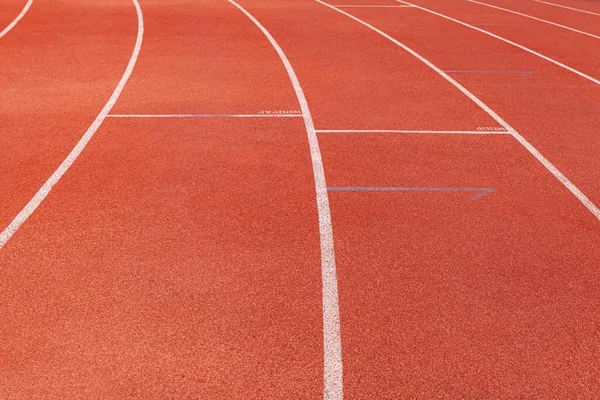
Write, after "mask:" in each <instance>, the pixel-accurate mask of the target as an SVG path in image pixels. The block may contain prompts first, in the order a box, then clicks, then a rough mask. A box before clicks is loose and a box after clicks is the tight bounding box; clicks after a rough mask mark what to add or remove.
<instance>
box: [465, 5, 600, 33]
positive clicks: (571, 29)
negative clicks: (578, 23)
mask: <svg viewBox="0 0 600 400" xmlns="http://www.w3.org/2000/svg"><path fill="white" fill-rule="evenodd" d="M467 1H469V2H471V3H475V4H480V5H482V6H486V7H491V8H496V9H498V10H502V11H506V12H508V13H512V14H516V15H520V16H522V17H525V18H530V19H533V20H536V21H540V22H544V23H546V24H550V25H554V26H558V27H559V28H563V29H567V30H569V31H572V32H576V33H580V34H582V35H586V36H589V37H593V38H594V39H600V36H596V35H592V34H591V33H587V32H584V31H580V30H579V29H575V28H571V27H569V26H565V25H561V24H557V23H556V22H551V21H547V20H545V19H541V18H538V17H534V16H532V15H528V14H523V13H521V12H518V11H514V10H509V9H508V8H502V7H498V6H494V5H491V4H487V3H482V2H480V1H475V0H467Z"/></svg>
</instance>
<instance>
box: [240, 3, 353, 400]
mask: <svg viewBox="0 0 600 400" xmlns="http://www.w3.org/2000/svg"><path fill="white" fill-rule="evenodd" d="M228 1H229V2H230V3H231V4H233V5H234V6H235V7H237V8H238V9H239V10H240V11H241V12H243V13H244V14H245V15H246V16H247V17H248V18H249V19H250V20H251V21H252V22H254V24H255V25H256V26H257V27H258V29H260V30H261V32H262V33H263V34H264V35H265V36H266V38H267V39H268V40H269V42H270V43H271V45H272V46H273V48H274V49H275V51H276V52H277V54H278V55H279V58H280V59H281V62H282V63H283V65H284V66H285V69H286V70H287V73H288V75H289V78H290V81H291V82H292V86H293V87H294V91H295V92H296V97H297V98H298V103H299V104H300V109H301V110H302V116H303V117H304V125H305V127H306V134H307V137H308V144H309V147H310V158H311V161H312V169H313V175H314V180H315V191H316V200H317V211H318V216H319V234H320V244H321V281H322V296H323V372H324V374H323V399H324V400H342V399H343V383H342V342H341V334H340V311H339V298H338V284H337V272H336V265H335V253H334V246H333V228H332V226H331V210H330V207H329V195H328V193H327V184H326V183H325V170H324V168H323V159H322V157H321V150H320V148H319V139H318V138H317V133H316V131H315V126H314V123H313V119H312V115H311V113H310V109H309V107H308V102H307V100H306V96H305V95H304V91H303V90H302V86H301V85H300V81H299V80H298V76H297V75H296V72H295V71H294V68H293V67H292V64H291V63H290V61H289V60H288V58H287V56H286V55H285V53H284V52H283V50H282V49H281V47H280V46H279V44H278V43H277V41H276V40H275V39H274V38H273V36H272V35H271V34H270V33H269V31H268V30H267V29H266V28H265V27H264V26H263V25H262V24H261V23H260V22H259V21H258V20H257V19H256V18H255V17H254V16H253V15H252V14H250V13H249V12H248V11H247V10H246V9H245V8H243V7H242V6H240V5H239V4H238V3H236V2H235V1H233V0H228Z"/></svg>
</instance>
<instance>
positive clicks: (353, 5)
mask: <svg viewBox="0 0 600 400" xmlns="http://www.w3.org/2000/svg"><path fill="white" fill-rule="evenodd" d="M336 7H344V8H348V7H351V8H410V7H412V6H408V5H387V4H386V5H377V4H366V5H361V4H345V5H336Z"/></svg>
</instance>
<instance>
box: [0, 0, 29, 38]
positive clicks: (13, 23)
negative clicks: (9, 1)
mask: <svg viewBox="0 0 600 400" xmlns="http://www.w3.org/2000/svg"><path fill="white" fill-rule="evenodd" d="M32 3H33V0H27V3H25V6H24V7H23V9H22V10H21V12H20V13H19V15H17V16H16V18H15V19H13V21H12V22H11V23H10V24H8V26H7V27H6V28H4V29H3V30H2V32H0V39H1V38H2V37H3V36H4V35H6V34H7V33H8V32H10V30H11V29H12V28H14V27H15V25H17V23H18V22H19V21H20V20H21V19H22V18H23V17H24V16H25V14H27V11H29V7H31V4H32Z"/></svg>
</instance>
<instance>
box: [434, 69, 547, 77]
mask: <svg viewBox="0 0 600 400" xmlns="http://www.w3.org/2000/svg"><path fill="white" fill-rule="evenodd" d="M443 71H444V72H446V73H449V74H452V73H456V74H520V75H525V76H529V75H532V74H534V73H535V72H534V71H502V70H500V71H491V70H478V69H446V70H443Z"/></svg>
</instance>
